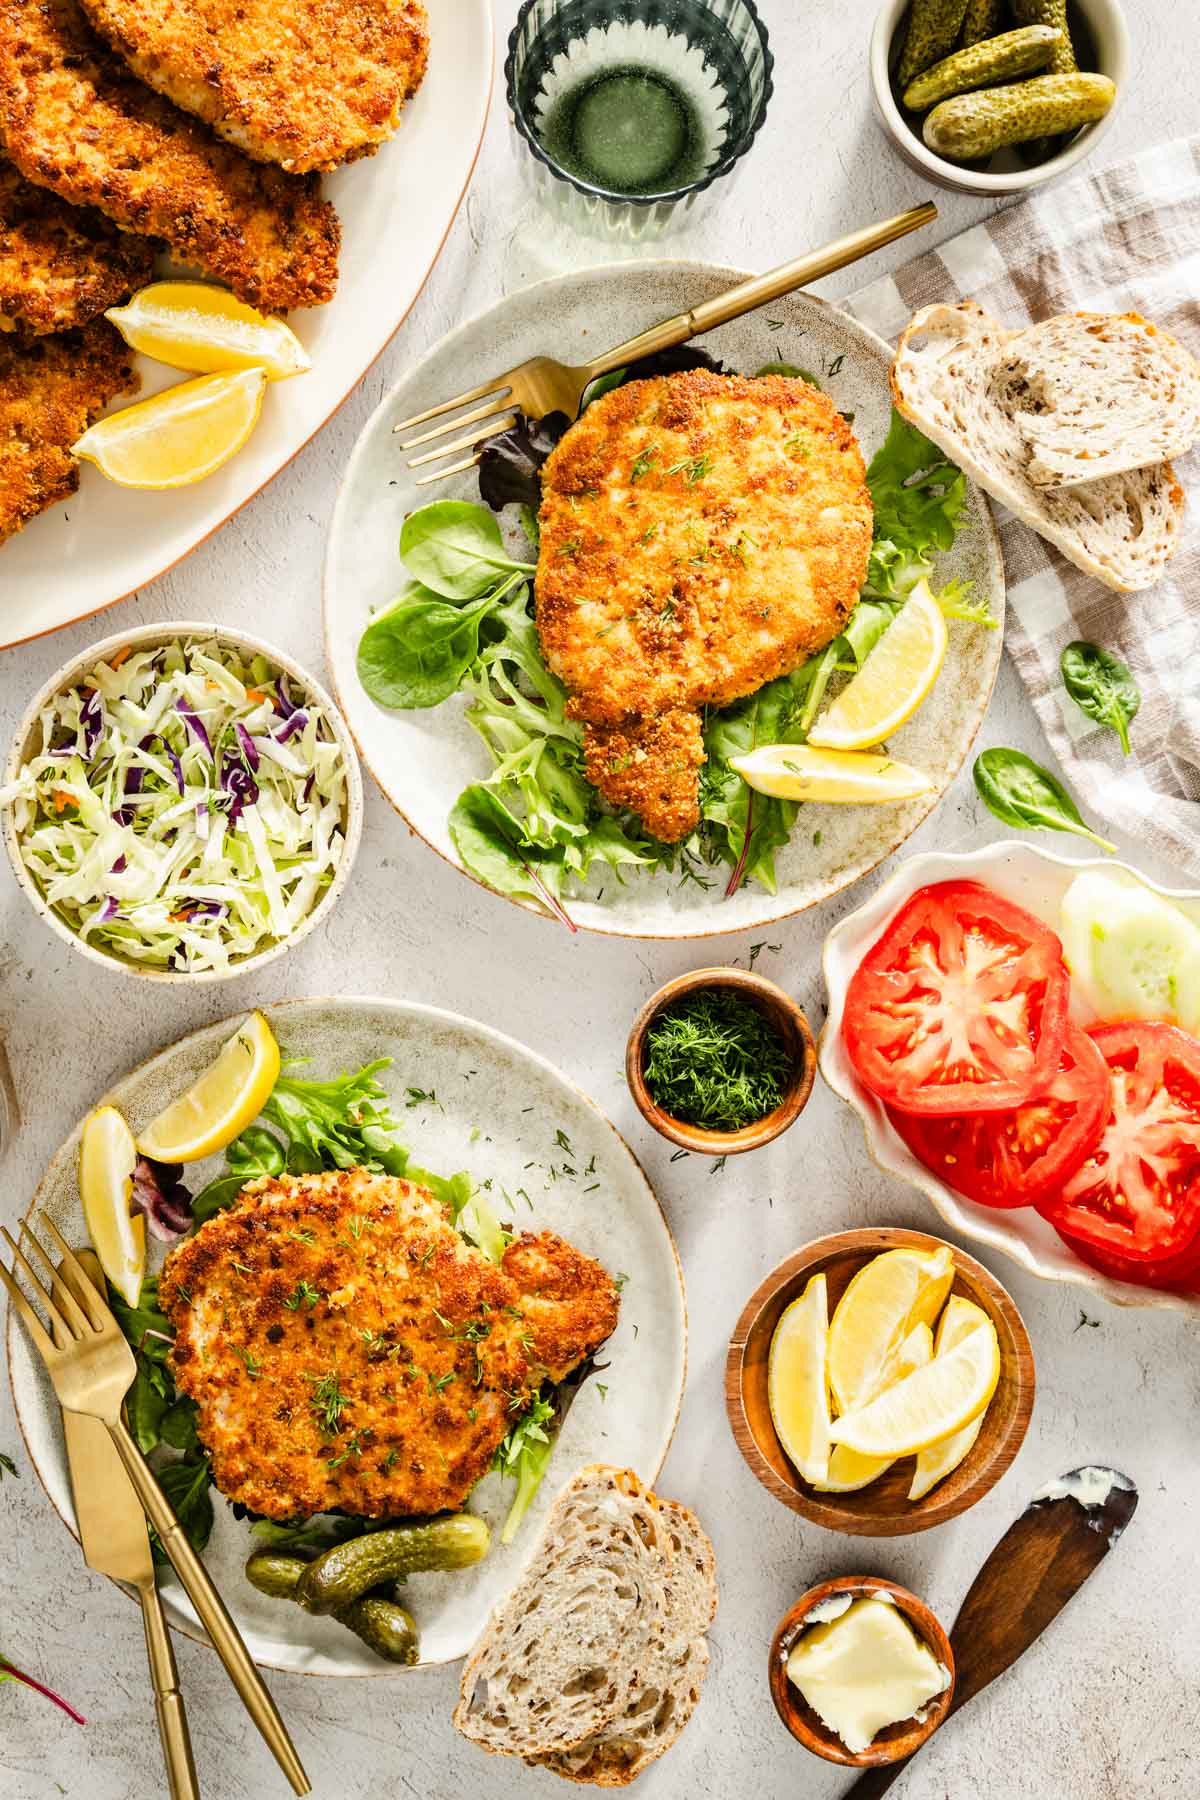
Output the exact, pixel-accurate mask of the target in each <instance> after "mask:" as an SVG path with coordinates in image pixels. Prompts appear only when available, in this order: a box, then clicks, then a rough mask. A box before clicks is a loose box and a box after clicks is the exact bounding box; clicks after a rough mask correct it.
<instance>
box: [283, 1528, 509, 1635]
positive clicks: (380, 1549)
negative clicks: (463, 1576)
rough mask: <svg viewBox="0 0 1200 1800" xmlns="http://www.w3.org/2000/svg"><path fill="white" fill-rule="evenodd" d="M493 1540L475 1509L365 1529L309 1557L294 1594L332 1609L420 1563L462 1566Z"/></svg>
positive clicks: (315, 1607)
mask: <svg viewBox="0 0 1200 1800" xmlns="http://www.w3.org/2000/svg"><path fill="white" fill-rule="evenodd" d="M491 1541H492V1539H491V1532H490V1531H489V1530H488V1526H487V1521H486V1520H485V1519H481V1518H478V1517H477V1516H476V1514H474V1513H455V1514H453V1515H452V1516H451V1517H450V1518H448V1519H431V1520H429V1521H428V1522H422V1523H420V1524H414V1525H395V1526H392V1527H391V1528H390V1529H388V1530H386V1531H368V1532H365V1533H364V1535H363V1536H362V1537H359V1538H352V1539H351V1540H350V1542H349V1543H348V1544H335V1545H334V1547H333V1549H332V1550H326V1551H325V1552H324V1553H323V1554H322V1555H321V1556H318V1557H317V1559H316V1561H315V1562H310V1563H309V1564H308V1566H307V1568H306V1569H305V1571H304V1575H303V1578H302V1579H301V1581H300V1584H299V1589H298V1598H299V1600H300V1603H301V1605H302V1606H307V1607H308V1608H309V1609H310V1611H312V1612H317V1613H330V1612H336V1611H337V1610H338V1608H339V1607H343V1606H349V1605H350V1603H351V1601H353V1600H357V1599H358V1597H359V1595H360V1594H365V1593H367V1592H368V1591H369V1589H371V1588H374V1587H379V1586H381V1585H382V1583H383V1582H385V1581H394V1580H395V1579H396V1577H397V1576H398V1575H413V1574H415V1573H416V1572H417V1571H418V1570H420V1569H465V1568H467V1567H468V1566H469V1565H470V1564H471V1563H476V1562H479V1560H480V1559H481V1558H482V1557H484V1556H486V1555H487V1553H488V1549H489V1548H490V1545H491Z"/></svg>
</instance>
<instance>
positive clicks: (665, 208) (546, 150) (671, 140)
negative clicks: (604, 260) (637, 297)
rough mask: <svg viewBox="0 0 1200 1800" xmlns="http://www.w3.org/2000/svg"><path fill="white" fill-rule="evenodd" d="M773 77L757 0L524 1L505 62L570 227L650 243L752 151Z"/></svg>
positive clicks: (556, 203) (526, 140) (531, 153)
mask: <svg viewBox="0 0 1200 1800" xmlns="http://www.w3.org/2000/svg"><path fill="white" fill-rule="evenodd" d="M771 69H772V57H771V52H770V50H769V48H768V46H767V32H766V27H765V26H764V25H763V23H762V21H761V19H760V18H759V16H758V14H757V12H756V11H755V8H754V5H753V0H525V4H524V5H523V6H522V8H521V11H520V14H519V16H518V18H517V23H516V25H515V26H514V28H513V32H512V35H511V37H510V38H509V40H508V58H507V60H506V62H505V65H504V71H505V76H506V78H507V84H508V106H509V114H510V117H511V119H512V124H513V128H514V131H515V133H516V146H517V154H518V158H519V160H520V162H521V163H522V165H523V168H524V172H525V174H526V176H527V177H528V179H529V180H530V182H531V183H532V186H533V189H534V192H535V194H536V195H537V197H538V199H539V200H540V201H541V202H542V203H543V205H545V206H546V207H547V208H548V209H549V211H551V212H552V213H553V214H555V215H556V216H557V217H559V218H560V219H561V220H562V221H563V222H564V223H565V224H569V225H570V226H572V227H573V228H574V229H575V230H576V231H581V232H584V233H586V234H588V235H590V236H594V237H603V238H608V239H612V240H617V241H620V242H624V243H627V244H631V245H632V244H637V243H641V242H644V241H648V240H650V239H653V238H656V237H658V236H660V235H661V234H662V233H663V232H664V231H666V230H667V229H668V228H670V227H672V226H675V225H678V224H681V223H683V222H684V220H688V219H690V218H691V216H692V215H693V214H694V212H695V209H696V207H697V205H698V204H699V203H700V202H701V201H702V199H703V198H704V197H706V196H709V195H711V194H712V192H713V189H714V187H715V185H716V183H717V182H719V181H721V180H722V179H723V178H724V177H725V176H727V175H728V174H729V172H730V170H732V169H733V168H734V166H735V165H736V164H737V163H739V162H740V161H741V159H742V158H743V157H744V156H745V154H746V151H747V150H748V149H749V148H750V146H751V144H752V143H753V142H754V139H755V137H756V136H757V134H758V131H759V129H760V127H761V125H762V122H763V119H764V118H765V117H766V111H767V102H768V101H769V99H770V97H771Z"/></svg>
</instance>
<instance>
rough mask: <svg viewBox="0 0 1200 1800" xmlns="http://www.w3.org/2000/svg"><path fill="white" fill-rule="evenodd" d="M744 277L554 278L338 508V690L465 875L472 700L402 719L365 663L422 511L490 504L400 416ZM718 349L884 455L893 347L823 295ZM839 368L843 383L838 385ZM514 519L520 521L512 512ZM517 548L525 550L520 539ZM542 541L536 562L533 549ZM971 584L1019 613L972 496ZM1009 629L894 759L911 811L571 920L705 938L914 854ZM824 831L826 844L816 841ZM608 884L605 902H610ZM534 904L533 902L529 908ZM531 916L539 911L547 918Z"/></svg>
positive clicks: (423, 831) (740, 327) (378, 442)
mask: <svg viewBox="0 0 1200 1800" xmlns="http://www.w3.org/2000/svg"><path fill="white" fill-rule="evenodd" d="M742 278H743V272H742V271H739V270H736V269H728V268H718V267H714V266H712V265H711V264H707V263H682V262H681V263H669V262H655V263H632V264H630V263H625V264H618V265H615V266H609V267H607V268H600V269H589V270H585V271H584V272H583V273H581V274H578V275H567V276H562V277H560V278H557V279H555V280H551V281H544V282H539V283H538V284H536V285H535V286H533V287H529V288H525V289H523V290H522V291H521V292H520V293H518V294H514V295H512V296H510V298H508V299H507V300H504V301H502V302H501V303H500V304H499V305H498V306H495V307H493V308H492V309H491V311H489V312H486V313H483V314H482V315H481V316H480V317H479V318H477V319H474V320H472V321H471V322H470V323H469V324H466V325H463V326H460V327H459V329H458V330H457V331H454V332H452V333H451V334H450V336H449V337H447V338H444V339H443V340H442V342H441V343H440V344H439V345H438V346H437V347H436V348H435V349H434V350H433V351H432V352H431V353H430V355H429V356H428V357H427V358H426V359H425V361H424V362H423V363H421V364H419V365H418V366H417V367H416V368H415V369H413V370H412V371H411V373H410V374H408V375H406V376H405V378H404V380H403V381H401V382H400V383H399V384H398V385H397V386H396V387H395V388H393V389H392V391H391V393H390V394H389V395H388V396H387V397H386V399H384V401H383V402H382V404H381V405H380V406H379V408H378V410H377V411H376V413H375V414H374V416H373V417H372V419H371V420H370V422H369V423H368V425H367V427H366V429H365V431H364V432H363V434H362V436H361V438H360V439H359V441H358V444H357V446H356V447H355V451H354V454H353V456H352V458H351V460H350V465H349V467H348V469H347V471H346V478H345V482H344V484H343V487H342V491H341V494H340V496H339V498H338V504H337V507H336V509H335V512H334V517H333V525H332V527H331V531H330V538H329V549H328V552H327V556H326V564H325V635H326V644H327V648H328V653H329V663H330V668H331V670H332V673H333V683H334V691H335V692H336V694H337V696H338V699H339V701H340V703H341V707H342V711H343V713H344V714H345V716H346V720H347V723H348V724H349V726H350V730H351V732H352V733H353V734H354V738H355V741H356V742H357V744H358V747H359V750H360V751H361V753H362V756H363V759H364V761H365V762H366V764H367V766H368V768H369V769H370V770H371V772H372V774H373V775H374V776H375V779H376V780H377V781H378V783H379V785H380V787H381V788H382V789H383V791H384V793H385V794H386V795H387V797H388V799H389V800H390V801H391V802H392V805H393V806H395V807H396V809H397V811H398V812H400V813H401V814H402V815H403V817H404V819H405V821H406V822H407V823H408V825H409V826H410V827H411V828H412V830H413V831H415V832H416V833H417V834H418V835H419V836H420V837H422V838H424V840H425V842H426V843H427V844H428V845H429V846H430V847H431V848H432V849H434V850H437V851H438V852H439V854H440V855H442V856H444V857H445V858H446V859H447V861H448V862H451V863H453V864H454V865H455V867H456V868H461V867H462V864H461V863H460V861H459V859H458V855H457V852H456V851H455V849H454V846H453V844H452V843H451V841H450V834H449V830H448V828H447V818H448V815H449V813H450V809H451V807H452V806H453V805H454V802H455V800H456V799H457V798H458V795H459V794H460V793H461V791H462V789H463V788H464V787H466V786H467V785H468V784H469V783H470V782H472V781H478V780H480V779H481V778H482V777H483V776H484V775H486V774H487V772H488V770H489V769H490V766H491V765H490V763H489V762H488V759H487V755H486V753H485V751H484V749H483V747H482V745H481V744H480V742H479V740H478V738H477V737H476V735H475V733H474V732H473V731H472V729H471V727H470V726H469V725H468V724H467V722H466V720H465V719H464V717H463V710H462V702H461V701H460V700H459V699H458V698H457V697H455V698H453V699H451V700H448V701H446V702H445V703H444V704H443V705H442V706H439V707H436V708H434V709H433V710H431V711H429V712H410V713H390V712H385V711H383V710H382V708H380V707H377V706H376V705H375V704H374V702H373V701H372V700H370V699H368V697H367V695H366V693H365V692H364V690H363V687H362V684H361V683H360V682H359V679H358V675H357V672H356V669H355V653H356V650H357V646H358V640H359V638H360V637H361V635H362V631H363V627H364V626H365V625H366V623H367V621H368V618H369V615H370V611H371V609H372V607H377V606H378V605H379V604H380V603H381V602H383V601H386V600H388V599H390V598H391V596H392V595H393V594H394V593H395V592H396V591H397V589H398V588H399V587H400V586H401V581H402V572H401V568H400V563H399V559H398V555H397V548H396V546H397V540H398V537H399V533H400V526H401V523H402V522H403V520H404V517H405V515H406V514H407V513H409V512H411V511H412V510H413V509H414V507H416V506H419V505H421V504H423V503H424V502H425V501H428V500H430V499H437V498H461V499H478V488H477V486H476V484H475V482H474V480H473V477H472V476H471V475H467V476H462V477H458V478H456V479H452V480H450V481H446V482H441V483H439V484H438V485H437V486H436V487H433V488H421V489H418V488H416V487H414V485H413V483H412V479H411V476H410V474H409V471H408V470H407V469H406V468H405V465H404V461H403V458H402V455H401V453H400V451H399V450H398V449H397V446H396V439H395V438H394V437H393V435H392V425H393V423H394V422H395V421H397V420H399V419H403V418H405V417H408V416H410V415H411V414H413V413H416V412H419V411H421V410H422V409H423V408H425V407H427V406H431V405H433V404H435V403H436V402H437V401H439V400H445V399H448V398H450V396H452V395H453V394H456V393H461V392H462V391H463V390H464V389H465V388H468V387H473V386H475V385H477V384H479V383H481V382H482V381H484V380H486V379H487V378H489V377H495V376H496V375H498V374H500V373H501V371H503V370H505V369H509V368H512V367H513V366H514V364H516V363H518V362H521V361H523V360H524V359H525V358H526V357H530V356H533V355H535V354H537V353H539V352H541V353H543V354H548V355H552V356H555V357H558V358H559V359H560V360H562V361H565V362H568V363H580V362H585V361H586V360H587V358H588V357H589V356H590V355H593V354H595V353H596V351H598V350H599V349H600V348H601V347H603V346H606V345H608V344H612V343H619V342H620V341H621V340H622V339H623V338H627V337H630V336H632V335H633V334H634V333H635V332H638V331H641V330H642V329H643V328H644V327H646V326H647V325H651V324H653V323H654V322H655V321H656V320H659V319H664V318H667V317H669V316H670V315H671V314H673V313H677V312H680V311H684V310H686V309H687V308H688V307H691V306H694V305H696V304H697V303H698V302H699V301H701V300H705V299H707V298H709V297H710V296H711V295H714V294H719V293H722V292H724V291H725V290H726V289H727V288H729V287H732V286H733V285H734V284H735V283H736V282H737V281H739V280H741V279H742ZM701 342H702V343H703V344H704V345H705V347H706V348H708V349H710V350H711V351H712V353H713V354H714V355H715V356H717V357H719V358H721V360H722V361H724V362H725V363H726V365H727V366H728V367H730V368H733V369H738V370H744V371H748V372H750V373H753V371H754V370H755V369H757V368H760V367H761V366H762V364H763V363H766V362H779V361H783V362H789V363H794V364H798V365H800V366H802V367H804V368H806V369H811V370H812V371H813V372H814V373H816V374H817V375H819V376H820V377H821V379H822V383H823V385H824V386H825V388H826V390H827V392H828V393H829V394H830V395H831V396H832V398H833V399H834V400H835V402H836V403H837V405H838V406H839V407H840V408H841V409H842V410H843V411H847V412H853V413H854V429H855V431H856V433H857V434H858V437H859V441H860V442H861V444H862V446H863V450H864V452H865V454H866V455H867V456H868V458H869V457H870V456H871V454H872V453H873V452H874V451H875V450H876V449H877V448H878V446H879V445H880V444H881V443H882V441H883V439H884V437H885V435H886V433H887V428H888V422H889V419H890V414H891V402H890V398H889V394H888V382H887V372H888V368H889V365H890V363H891V352H890V350H889V349H888V347H887V345H886V344H885V343H884V342H883V340H882V339H881V338H877V337H875V336H874V334H873V333H871V332H869V331H866V330H865V329H864V328H863V327H862V326H861V325H858V324H857V323H856V322H855V321H854V320H853V319H849V318H847V317H846V315H845V314H844V313H840V312H836V311H835V310H834V309H833V308H832V307H829V306H825V305H823V304H822V303H821V302H820V301H818V300H813V299H811V298H810V297H808V296H807V295H803V294H799V295H792V296H791V297H790V298H789V299H787V300H780V301H778V302H773V303H772V304H771V305H770V306H769V307H766V308H765V309H763V310H761V311H759V312H757V313H752V314H750V315H749V316H748V317H746V318H744V319H738V320H735V321H734V322H733V324H731V325H725V326H723V327H722V328H721V329H720V330H719V331H715V332H710V333H709V334H708V335H707V336H706V337H704V338H703V339H702V340H701ZM828 371H832V373H828V374H827V372H828ZM509 510H510V511H511V510H512V509H509ZM512 541H513V544H514V546H516V545H518V544H522V545H523V544H524V539H523V538H522V537H521V536H520V533H519V531H518V530H514V532H513V538H512ZM527 552H528V546H527V545H526V546H525V548H524V549H523V550H522V551H521V554H522V555H525V554H527ZM952 575H958V576H963V577H966V578H967V579H969V580H971V581H973V582H974V584H975V590H976V593H977V594H978V595H979V596H980V597H985V598H986V599H987V600H988V601H989V602H990V603H991V607H992V611H993V612H994V613H995V614H996V616H997V618H1003V614H1004V574H1003V565H1002V563H1001V560H1000V549H999V544H998V542H997V539H996V533H995V529H994V527H993V525H992V520H991V514H990V512H989V511H988V506H987V502H986V500H985V499H984V498H983V496H982V495H981V494H979V493H978V492H976V491H974V490H972V491H971V492H970V496H969V502H968V509H967V519H966V523H965V525H964V527H963V530H962V531H961V532H960V533H959V537H958V541H957V543H956V544H955V546H954V550H953V553H952V554H950V555H948V556H945V557H943V558H942V559H941V560H940V562H939V566H938V579H939V581H944V580H946V579H948V578H949V577H950V576H952ZM1001 635H1002V634H1001V632H1000V631H985V630H983V629H981V628H980V627H979V626H970V625H963V624H959V625H953V626H952V627H951V631H950V649H949V651H948V652H947V655H946V662H945V666H944V667H943V670H942V674H941V678H940V680H939V681H938V684H937V686H936V688H935V689H934V692H933V694H932V695H931V696H930V698H929V699H928V700H927V701H926V702H925V705H924V706H923V707H922V708H921V709H920V711H919V712H918V713H917V715H916V717H915V718H914V719H912V720H911V721H910V723H909V724H907V725H906V726H905V727H904V728H903V730H901V731H899V732H897V733H895V735H894V736H893V738H892V739H891V740H890V747H891V748H892V749H893V750H894V751H895V753H896V755H897V756H898V757H902V758H904V759H905V760H906V761H910V762H914V763H916V764H917V765H918V767H920V768H922V769H925V770H926V771H927V772H928V773H929V775H930V776H931V777H932V778H933V781H934V783H935V792H934V794H933V796H932V797H930V798H928V799H924V800H920V801H914V802H912V803H911V804H908V805H905V806H886V807H850V806H843V807H835V806H820V807H818V806H811V807H807V808H806V809H805V810H804V812H803V813H802V814H801V817H800V820H799V822H798V824H797V827H796V829H795V831H794V832H793V833H792V840H791V843H790V844H789V845H788V846H787V847H786V848H785V849H784V850H783V851H782V852H781V853H780V855H779V857H778V859H777V862H778V872H779V891H778V893H776V894H769V893H767V892H766V890H765V889H764V888H761V887H759V886H758V885H757V883H750V884H746V885H744V886H743V887H742V889H741V890H740V892H739V893H738V894H736V895H735V896H734V898H733V899H732V900H723V899H722V893H723V889H724V882H725V878H726V876H727V875H728V871H727V870H726V871H725V873H724V874H720V872H719V871H717V872H715V873H716V874H717V876H718V877H719V878H718V879H715V880H714V881H713V885H712V887H711V888H709V889H708V890H705V889H704V888H701V887H698V886H697V885H696V884H695V883H694V882H685V881H681V880H680V879H679V878H677V877H673V876H666V875H662V874H659V875H657V876H654V877H647V876H644V875H642V874H641V873H640V872H639V871H635V872H633V873H632V874H629V875H627V878H626V881H625V883H624V884H623V885H622V884H620V883H617V882H615V881H614V880H613V879H612V877H611V871H610V872H609V875H608V879H607V881H606V880H605V878H604V876H603V875H600V874H597V876H596V879H595V881H594V882H593V884H592V885H591V886H590V887H589V889H588V890H586V891H585V894H584V896H583V897H582V898H580V899H576V900H574V901H571V902H570V903H569V911H570V914H571V917H572V919H574V920H575V922H576V923H577V924H579V925H582V926H584V927H586V928H587V929H588V930H591V931H604V932H611V933H613V934H614V935H616V936H620V937H651V938H689V937H705V936H711V935H714V934H716V933H718V932H724V931H738V930H742V929H744V928H747V927H750V926H760V925H768V924H771V923H772V922H773V921H775V920H776V919H781V918H785V917H786V916H787V915H788V914H790V913H795V912H801V911H803V910H804V908H805V907H809V906H814V905H816V903H817V902H818V901H820V900H825V899H827V898H828V897H829V896H830V895H831V894H836V893H838V892H839V891H840V890H841V889H842V888H845V887H848V886H849V885H850V883H851V882H853V881H856V880H857V879H858V877H859V876H860V875H864V874H866V872H867V871H868V870H869V869H872V868H874V867H875V865H876V864H877V863H878V862H881V861H882V859H883V858H884V857H885V856H888V855H890V854H891V852H892V851H893V850H895V849H896V847H897V846H898V845H899V844H902V843H903V842H904V840H905V838H906V837H908V836H909V834H910V832H912V831H915V830H916V828H917V826H918V825H919V824H920V823H921V820H922V819H923V818H924V817H925V816H926V814H927V813H928V812H929V810H930V809H931V807H932V806H934V805H935V804H936V802H937V800H938V799H939V798H940V796H941V794H942V792H943V791H944V790H945V788H946V787H947V785H948V784H949V782H950V781H951V779H952V778H953V776H954V774H955V772H956V771H957V769H958V767H959V764H960V763H961V762H962V760H963V758H964V756H965V755H966V753H967V750H968V749H969V748H970V745H971V742H972V740H973V739H974V736H975V733H976V732H977V731H978V729H979V726H980V723H981V722H982V719H983V715H984V712H985V711H986V709H987V704H988V700H989V698H990V697H991V691H992V684H993V682H994V681H995V678H996V670H997V668H998V667H999V663H1000V651H1001ZM818 831H819V832H820V841H819V844H814V842H813V839H814V835H815V834H816V833H817V832H818ZM600 887H604V888H605V895H604V898H603V900H600V899H598V898H596V894H597V890H598V888H600ZM517 904H523V903H517ZM530 910H536V909H535V908H532V907H531V908H530Z"/></svg>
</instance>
